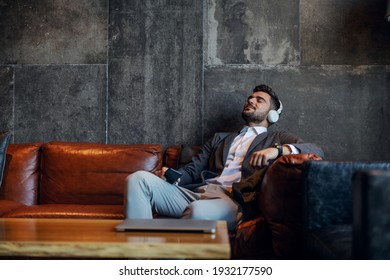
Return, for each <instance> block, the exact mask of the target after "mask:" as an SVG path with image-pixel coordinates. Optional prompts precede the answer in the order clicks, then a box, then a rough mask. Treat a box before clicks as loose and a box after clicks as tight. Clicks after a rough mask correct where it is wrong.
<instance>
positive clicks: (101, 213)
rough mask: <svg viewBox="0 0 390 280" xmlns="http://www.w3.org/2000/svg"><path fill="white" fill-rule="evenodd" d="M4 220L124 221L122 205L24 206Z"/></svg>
mask: <svg viewBox="0 0 390 280" xmlns="http://www.w3.org/2000/svg"><path fill="white" fill-rule="evenodd" d="M3 217H4V218H73V219H117V220H122V219H124V208H123V205H80V204H44V205H33V206H25V207H23V208H19V209H16V210H14V211H10V212H8V213H6V214H5V215H4V216H3Z"/></svg>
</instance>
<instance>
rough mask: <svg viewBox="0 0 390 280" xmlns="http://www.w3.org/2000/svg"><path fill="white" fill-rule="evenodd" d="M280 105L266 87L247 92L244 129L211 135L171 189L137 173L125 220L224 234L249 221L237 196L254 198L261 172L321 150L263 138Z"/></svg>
mask: <svg viewBox="0 0 390 280" xmlns="http://www.w3.org/2000/svg"><path fill="white" fill-rule="evenodd" d="M282 107H283V106H282V103H281V101H280V100H279V98H278V96H277V95H276V94H275V92H274V91H273V90H272V88H270V87H269V86H267V85H259V86H256V87H255V88H254V89H253V92H252V94H251V95H250V96H249V97H248V99H247V101H246V102H245V105H244V108H243V110H242V117H243V119H244V121H245V123H246V125H245V126H244V128H243V129H242V130H241V131H239V132H235V133H216V134H215V135H214V137H213V138H212V139H211V140H209V141H208V142H207V143H205V144H204V145H203V148H202V151H201V153H200V154H199V155H197V156H195V157H193V159H192V161H191V162H190V163H189V164H187V165H185V166H184V167H182V168H181V169H180V170H179V171H180V172H181V173H183V175H182V177H181V178H180V181H179V182H178V183H176V184H170V183H168V182H166V180H165V178H164V172H165V171H166V168H163V170H162V172H161V174H157V175H156V174H152V173H149V172H146V171H138V172H135V173H133V174H131V175H130V176H129V177H128V178H127V184H126V189H125V215H126V218H128V219H152V218H153V213H157V214H160V215H164V216H169V217H175V218H187V219H213V220H226V221H227V224H228V228H229V230H232V229H234V227H236V226H237V224H238V223H240V222H241V221H242V220H244V219H245V218H248V216H249V215H250V213H249V212H250V210H248V209H247V205H246V202H245V201H244V199H243V194H242V190H243V189H245V190H246V191H247V190H248V189H249V190H251V191H252V192H253V193H256V187H257V186H258V185H259V184H260V183H261V179H262V174H263V173H264V172H263V171H264V170H265V169H266V167H267V166H268V165H269V164H270V162H272V161H274V160H276V159H277V158H279V157H280V156H283V155H289V154H298V153H314V154H317V155H319V156H321V157H322V156H323V151H322V150H321V148H319V147H318V146H316V145H315V144H312V143H305V142H304V141H303V140H302V139H300V138H299V137H296V136H294V135H292V134H290V133H287V132H268V129H267V128H268V127H269V126H270V125H272V124H273V123H275V122H276V121H277V120H278V118H279V115H280V113H281V111H282Z"/></svg>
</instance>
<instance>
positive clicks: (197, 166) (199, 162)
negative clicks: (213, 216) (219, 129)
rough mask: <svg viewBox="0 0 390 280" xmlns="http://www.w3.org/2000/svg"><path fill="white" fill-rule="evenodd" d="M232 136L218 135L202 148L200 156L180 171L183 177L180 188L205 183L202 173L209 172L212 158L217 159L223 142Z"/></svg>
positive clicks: (196, 156) (226, 134)
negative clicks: (216, 156)
mask: <svg viewBox="0 0 390 280" xmlns="http://www.w3.org/2000/svg"><path fill="white" fill-rule="evenodd" d="M229 135H231V134H230V133H216V134H215V135H214V137H213V138H211V139H210V140H208V141H207V142H206V143H205V144H204V145H203V147H202V151H201V153H200V154H198V155H195V156H194V157H193V158H192V160H191V162H190V163H188V164H186V165H184V166H183V167H182V168H180V169H179V171H180V172H181V173H183V176H182V177H181V178H180V183H179V185H180V186H185V185H190V184H197V183H201V182H202V181H203V179H202V172H203V171H205V170H209V168H210V158H211V157H215V150H216V149H217V146H218V145H219V144H221V143H222V141H223V140H224V139H225V138H226V137H227V136H229Z"/></svg>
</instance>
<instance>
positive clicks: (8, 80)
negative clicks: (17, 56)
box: [0, 66, 14, 132]
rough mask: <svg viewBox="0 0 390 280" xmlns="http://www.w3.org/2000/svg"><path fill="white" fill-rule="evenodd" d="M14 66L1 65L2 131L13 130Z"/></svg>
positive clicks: (0, 116)
mask: <svg viewBox="0 0 390 280" xmlns="http://www.w3.org/2000/svg"><path fill="white" fill-rule="evenodd" d="M13 86H14V68H13V67H6V66H0V131H5V130H9V131H11V132H13V121H14V119H13V102H14V98H13V93H14V91H13Z"/></svg>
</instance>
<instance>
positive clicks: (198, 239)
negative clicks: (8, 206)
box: [0, 218, 230, 259]
mask: <svg viewBox="0 0 390 280" xmlns="http://www.w3.org/2000/svg"><path fill="white" fill-rule="evenodd" d="M120 222H121V220H86V219H25V218H15V219H13V218H5V219H4V218H2V219H1V218H0V256H1V257H2V258H6V257H42V258H48V257H49V258H76V259H77V258H93V259H98V258H104V259H111V258H113V259H123V258H124V259H134V258H135V259H229V258H230V245H229V238H228V233H227V226H226V222H225V221H218V225H217V232H216V233H215V234H209V233H179V232H169V233H168V232H161V233H160V232H116V231H115V226H116V225H117V224H119V223H120Z"/></svg>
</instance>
